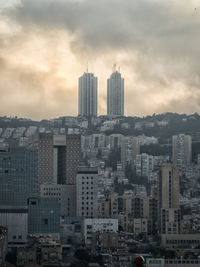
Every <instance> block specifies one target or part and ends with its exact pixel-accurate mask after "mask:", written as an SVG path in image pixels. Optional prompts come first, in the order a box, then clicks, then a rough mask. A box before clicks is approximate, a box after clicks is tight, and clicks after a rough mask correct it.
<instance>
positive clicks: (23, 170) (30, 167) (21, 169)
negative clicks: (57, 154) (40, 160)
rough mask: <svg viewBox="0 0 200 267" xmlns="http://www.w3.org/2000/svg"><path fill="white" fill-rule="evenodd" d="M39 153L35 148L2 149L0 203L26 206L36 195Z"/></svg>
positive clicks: (0, 153)
mask: <svg viewBox="0 0 200 267" xmlns="http://www.w3.org/2000/svg"><path fill="white" fill-rule="evenodd" d="M37 191H38V182H37V153H36V151H35V150H34V149H28V148H22V147H9V148H5V149H1V151H0V205H8V206H26V205H27V199H28V198H30V197H36V196H37Z"/></svg>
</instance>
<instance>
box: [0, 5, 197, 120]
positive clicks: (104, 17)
mask: <svg viewBox="0 0 200 267" xmlns="http://www.w3.org/2000/svg"><path fill="white" fill-rule="evenodd" d="M199 55H200V2H199V0H189V1H188V0H166V1H163V0H21V1H20V0H10V1H9V0H0V96H1V104H0V115H8V116H15V115H17V116H20V117H29V118H33V119H43V118H54V117H57V116H62V115H63V116H64V115H66V116H67V115H77V110H78V107H77V102H78V101H77V100H78V95H77V91H78V88H77V86H78V77H79V76H81V75H82V74H83V72H84V71H86V66H87V62H89V71H91V72H94V73H95V75H96V76H97V77H98V94H99V107H98V113H99V115H100V114H106V79H107V78H108V77H109V76H110V74H111V72H112V68H113V64H115V63H116V64H117V66H120V70H121V73H122V76H123V77H124V79H125V114H126V115H133V116H135V115H139V116H143V115H147V114H153V113H162V112H167V111H173V112H179V113H194V112H200V60H199Z"/></svg>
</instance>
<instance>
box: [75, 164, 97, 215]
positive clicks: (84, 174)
mask: <svg viewBox="0 0 200 267" xmlns="http://www.w3.org/2000/svg"><path fill="white" fill-rule="evenodd" d="M76 211H77V216H83V217H87V218H93V217H96V216H97V212H98V170H97V168H89V167H79V168H78V172H77V176H76Z"/></svg>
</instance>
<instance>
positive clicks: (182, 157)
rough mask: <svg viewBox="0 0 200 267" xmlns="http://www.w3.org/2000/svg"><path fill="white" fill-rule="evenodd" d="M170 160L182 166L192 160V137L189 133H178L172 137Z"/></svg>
mask: <svg viewBox="0 0 200 267" xmlns="http://www.w3.org/2000/svg"><path fill="white" fill-rule="evenodd" d="M172 161H173V164H174V165H177V166H179V167H181V168H183V167H184V166H185V165H189V164H190V163H191V161H192V138H191V136H190V135H185V134H179V135H174V136H173V137H172Z"/></svg>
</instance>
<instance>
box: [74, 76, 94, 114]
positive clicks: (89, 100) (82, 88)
mask: <svg viewBox="0 0 200 267" xmlns="http://www.w3.org/2000/svg"><path fill="white" fill-rule="evenodd" d="M97 95H98V93H97V77H95V76H94V74H93V73H88V72H85V73H84V74H83V75H82V76H81V77H80V78H79V92H78V99H79V100H78V114H79V115H81V116H97Z"/></svg>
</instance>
